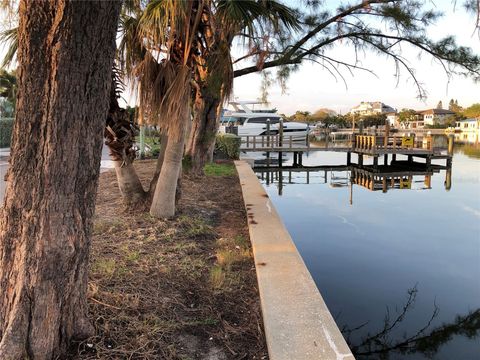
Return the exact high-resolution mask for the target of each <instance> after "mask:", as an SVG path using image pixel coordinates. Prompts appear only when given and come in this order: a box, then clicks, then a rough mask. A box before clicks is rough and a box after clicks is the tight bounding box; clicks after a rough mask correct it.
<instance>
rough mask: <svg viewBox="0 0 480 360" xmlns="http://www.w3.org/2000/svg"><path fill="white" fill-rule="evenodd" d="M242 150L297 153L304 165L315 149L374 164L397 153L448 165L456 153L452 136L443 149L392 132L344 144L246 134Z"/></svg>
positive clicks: (357, 137)
mask: <svg viewBox="0 0 480 360" xmlns="http://www.w3.org/2000/svg"><path fill="white" fill-rule="evenodd" d="M240 151H242V152H264V153H266V155H267V157H270V154H271V153H278V154H279V158H280V157H281V156H282V154H283V153H293V156H294V164H300V165H302V155H303V153H309V152H312V151H333V152H343V153H347V162H348V164H350V163H351V154H352V153H354V154H357V155H358V164H359V165H363V157H364V156H372V157H373V158H374V159H373V165H374V167H376V166H378V158H379V157H380V156H383V157H384V163H387V161H388V157H389V156H391V159H392V161H395V160H396V156H397V155H405V156H407V157H408V160H409V161H410V162H411V161H412V159H413V157H419V158H423V159H426V163H427V164H431V161H432V160H437V159H445V160H447V165H450V164H451V160H452V155H453V138H452V139H450V138H449V143H448V148H447V149H439V148H434V147H433V141H432V137H424V138H423V139H422V140H421V141H417V140H416V139H415V135H411V136H398V135H395V134H394V135H389V134H388V133H387V134H380V135H363V134H353V136H352V143H351V145H349V146H342V147H335V146H334V147H316V146H311V144H310V141H309V139H308V137H306V138H305V140H303V141H298V140H296V139H294V138H293V136H284V135H282V134H275V135H260V136H242V137H241V146H240Z"/></svg>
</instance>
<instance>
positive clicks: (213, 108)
mask: <svg viewBox="0 0 480 360" xmlns="http://www.w3.org/2000/svg"><path fill="white" fill-rule="evenodd" d="M206 92H207V91H205V88H203V87H201V88H200V90H197V91H196V97H195V104H194V115H193V125H192V130H191V135H190V138H189V144H188V146H187V155H188V156H190V158H191V161H192V171H193V172H194V173H196V174H203V167H204V166H205V164H206V163H207V162H210V161H212V160H213V148H214V146H215V135H216V134H217V131H218V125H219V121H218V120H219V117H220V111H221V105H222V102H223V101H222V96H221V94H220V93H218V94H212V92H211V91H208V94H207V93H206Z"/></svg>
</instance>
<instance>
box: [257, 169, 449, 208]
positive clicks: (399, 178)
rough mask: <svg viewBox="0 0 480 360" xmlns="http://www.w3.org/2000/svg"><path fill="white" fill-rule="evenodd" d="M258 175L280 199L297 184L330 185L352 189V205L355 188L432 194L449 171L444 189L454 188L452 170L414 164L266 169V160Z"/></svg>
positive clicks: (385, 191) (384, 191) (258, 170)
mask: <svg viewBox="0 0 480 360" xmlns="http://www.w3.org/2000/svg"><path fill="white" fill-rule="evenodd" d="M253 170H254V172H255V173H256V174H257V176H258V177H259V178H260V179H261V180H262V181H264V182H265V183H266V184H267V185H270V184H276V185H277V188H278V195H280V196H281V195H282V194H283V191H284V188H285V186H290V185H296V184H312V185H313V184H327V185H328V186H329V187H331V188H334V189H335V188H344V187H350V204H353V190H354V186H359V187H362V188H365V189H368V190H370V191H381V192H383V193H387V192H388V191H390V190H429V189H431V188H432V176H434V175H435V174H437V173H440V171H441V170H445V181H444V188H445V190H446V191H449V190H450V189H451V187H452V167H451V165H450V166H443V165H435V164H426V163H421V162H415V161H411V160H406V161H396V160H395V161H392V162H391V163H390V164H384V165H359V164H353V163H350V164H348V163H347V164H345V165H321V166H303V165H298V164H295V165H290V166H285V165H283V164H282V162H278V161H277V162H276V163H275V164H271V163H270V164H269V165H266V164H265V161H264V160H256V161H255V162H254V166H253Z"/></svg>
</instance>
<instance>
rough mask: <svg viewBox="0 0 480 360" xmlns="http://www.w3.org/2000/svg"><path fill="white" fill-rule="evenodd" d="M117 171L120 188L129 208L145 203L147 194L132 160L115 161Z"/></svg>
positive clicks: (124, 201)
mask: <svg viewBox="0 0 480 360" xmlns="http://www.w3.org/2000/svg"><path fill="white" fill-rule="evenodd" d="M113 164H114V166H115V173H116V174H117V182H118V188H119V189H120V193H121V194H122V198H123V203H124V204H125V205H126V206H127V208H129V209H134V208H137V207H138V206H142V205H144V203H145V200H146V198H147V196H146V195H147V194H146V192H145V190H144V189H143V186H142V183H141V182H140V178H139V177H138V175H137V171H136V170H135V168H134V167H133V163H132V162H127V163H123V162H122V161H114V162H113Z"/></svg>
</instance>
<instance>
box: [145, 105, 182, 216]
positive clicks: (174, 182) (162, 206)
mask: <svg viewBox="0 0 480 360" xmlns="http://www.w3.org/2000/svg"><path fill="white" fill-rule="evenodd" d="M189 107H190V105H189V103H188V101H186V102H185V107H184V109H183V111H182V112H181V114H179V117H178V121H177V122H176V126H178V128H177V130H176V131H173V133H175V134H176V136H172V135H169V136H168V142H167V146H166V148H165V158H164V160H163V165H162V168H161V171H160V176H159V177H158V182H157V185H156V187H155V192H154V195H153V199H152V204H151V207H150V214H151V215H152V216H155V217H157V218H171V217H172V216H174V215H175V203H176V202H175V198H176V196H177V186H178V179H179V176H180V172H181V169H182V159H183V153H184V146H185V132H186V127H187V121H190V111H189Z"/></svg>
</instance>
